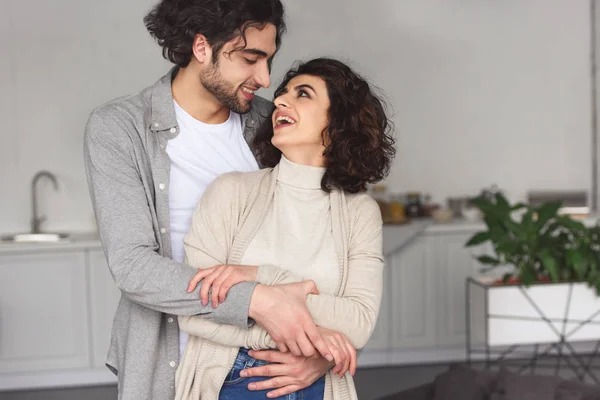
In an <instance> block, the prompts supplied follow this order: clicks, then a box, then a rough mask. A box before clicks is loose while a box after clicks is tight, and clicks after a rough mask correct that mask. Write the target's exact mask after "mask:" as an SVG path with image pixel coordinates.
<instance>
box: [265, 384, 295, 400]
mask: <svg viewBox="0 0 600 400" xmlns="http://www.w3.org/2000/svg"><path fill="white" fill-rule="evenodd" d="M301 389H302V387H301V386H298V385H288V386H285V387H282V388H280V389H277V390H273V391H272V392H269V393H267V397H268V398H270V399H274V398H277V397H281V396H287V395H288V394H290V393H294V392H297V391H299V390H301Z"/></svg>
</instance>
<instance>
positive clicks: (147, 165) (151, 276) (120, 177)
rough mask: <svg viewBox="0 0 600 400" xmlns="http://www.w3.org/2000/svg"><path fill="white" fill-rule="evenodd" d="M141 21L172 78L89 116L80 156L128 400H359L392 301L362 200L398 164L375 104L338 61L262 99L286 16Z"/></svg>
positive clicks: (257, 9)
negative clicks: (109, 279) (385, 292)
mask: <svg viewBox="0 0 600 400" xmlns="http://www.w3.org/2000/svg"><path fill="white" fill-rule="evenodd" d="M144 22H145V25H146V27H147V29H148V31H149V32H150V34H151V35H152V36H153V37H154V38H155V40H156V41H157V43H158V44H159V45H160V46H161V47H162V49H163V55H164V56H165V57H166V58H167V59H168V60H170V61H171V62H172V63H173V64H174V65H175V66H174V67H173V69H172V70H171V71H169V72H168V73H167V75H165V76H164V77H162V78H161V79H159V80H158V81H157V82H156V83H155V84H154V85H152V86H150V87H148V88H146V89H144V90H142V91H141V92H140V93H138V94H136V95H133V96H127V97H121V98H118V99H116V100H113V101H110V102H108V103H106V104H104V105H102V106H100V107H98V108H97V109H95V110H94V111H93V112H92V114H91V115H90V118H89V121H88V124H87V127H86V132H85V145H84V154H85V165H86V172H87V178H88V183H89V187H90V193H91V198H92V202H93V206H94V210H95V213H96V218H97V221H98V227H99V230H100V235H101V239H102V244H103V247H104V251H105V254H106V258H107V261H108V265H109V267H110V271H111V273H112V275H113V277H114V279H115V282H116V284H117V286H118V288H119V289H120V291H121V293H122V295H121V300H120V303H119V306H118V308H117V311H116V315H115V318H114V323H113V330H112V338H111V343H110V349H109V352H108V357H107V361H106V364H107V366H108V367H109V368H110V369H111V370H112V371H113V372H114V373H115V374H117V376H118V391H119V399H125V400H129V399H144V400H149V399H157V400H158V399H160V400H163V399H165V400H166V399H185V400H190V399H193V400H198V399H202V400H213V399H214V400H217V399H221V400H230V399H240V400H241V399H259V398H276V397H280V398H289V399H302V398H304V399H336V400H337V399H355V398H356V391H355V389H354V385H353V379H352V376H353V375H354V373H355V371H356V359H357V351H359V350H360V349H361V348H362V347H364V346H365V344H366V343H367V341H368V339H369V337H370V335H371V333H372V331H373V328H374V326H375V323H376V320H377V316H378V312H379V306H380V302H381V295H382V269H383V255H382V237H381V231H382V230H381V227H382V220H381V215H380V211H379V208H378V206H377V204H376V203H375V202H374V201H373V200H372V199H371V198H369V197H368V196H367V195H366V194H365V192H366V190H367V187H368V185H369V184H371V183H375V182H377V181H379V180H381V179H383V178H384V177H385V175H386V174H387V172H388V170H389V167H390V163H391V160H392V158H393V156H394V153H395V150H394V141H393V139H392V136H391V132H390V131H391V127H390V122H389V120H388V117H387V116H386V113H385V110H384V106H383V104H382V101H381V100H380V99H379V98H378V96H377V95H376V94H375V93H374V91H373V89H372V88H371V87H370V85H369V84H368V83H367V82H366V81H365V80H364V79H363V78H362V77H360V76H359V75H358V74H357V73H355V72H354V71H353V70H352V69H351V68H349V67H348V66H347V65H345V64H344V63H342V62H340V61H337V60H333V59H329V58H319V59H313V60H310V61H306V62H304V63H300V64H298V65H297V66H295V67H294V68H292V69H290V70H289V71H288V72H287V74H286V75H285V77H284V79H283V82H281V84H280V85H279V87H278V88H277V90H276V91H275V95H274V98H273V101H272V102H270V101H267V100H264V99H262V98H260V97H257V96H255V94H254V92H255V91H256V90H258V89H260V88H266V87H269V86H270V84H271V81H270V70H271V63H272V60H273V57H274V56H275V53H276V52H277V50H278V49H279V47H280V43H281V37H282V34H283V33H284V31H285V22H284V10H283V5H282V4H281V2H280V0H162V1H161V2H160V3H159V4H157V5H156V6H155V7H154V8H153V9H152V10H151V11H150V13H149V14H148V15H147V16H146V17H145V19H144ZM142 67H143V66H142Z"/></svg>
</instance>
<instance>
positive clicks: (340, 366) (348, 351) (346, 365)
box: [319, 327, 356, 378]
mask: <svg viewBox="0 0 600 400" xmlns="http://www.w3.org/2000/svg"><path fill="white" fill-rule="evenodd" d="M319 332H321V336H323V338H324V339H325V342H326V343H327V347H329V350H331V353H332V354H333V358H334V360H335V368H334V369H333V371H332V372H333V373H334V374H337V375H338V376H339V377H340V378H341V377H342V376H344V375H345V374H346V372H348V370H350V373H351V374H352V376H354V374H355V373H356V349H355V348H354V347H353V346H352V343H350V340H348V338H347V337H346V335H344V334H343V333H339V332H337V331H333V330H331V329H327V328H322V327H319Z"/></svg>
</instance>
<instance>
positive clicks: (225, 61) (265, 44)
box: [200, 24, 277, 114]
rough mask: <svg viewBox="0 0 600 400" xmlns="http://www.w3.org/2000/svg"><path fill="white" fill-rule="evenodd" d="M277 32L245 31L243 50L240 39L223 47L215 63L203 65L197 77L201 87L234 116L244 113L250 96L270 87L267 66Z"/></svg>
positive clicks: (272, 29)
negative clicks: (232, 112) (234, 114)
mask: <svg viewBox="0 0 600 400" xmlns="http://www.w3.org/2000/svg"><path fill="white" fill-rule="evenodd" d="M276 34H277V31H276V29H275V26H274V25H272V24H267V25H266V26H265V27H264V28H263V29H261V30H259V29H257V28H253V27H251V28H248V29H247V30H246V47H244V48H243V49H241V50H236V49H238V48H239V47H240V46H242V45H243V44H244V43H243V40H242V38H241V37H238V38H235V39H233V40H231V41H229V42H227V43H225V45H224V46H223V48H222V49H221V51H220V52H219V54H217V55H216V57H217V58H216V60H217V61H216V63H213V62H212V61H207V62H206V65H205V67H204V69H203V71H202V73H201V75H200V82H201V83H202V85H203V86H204V87H205V88H206V90H208V91H209V92H210V93H212V95H213V96H215V97H216V98H217V100H219V102H221V104H223V105H224V106H225V107H227V108H229V109H230V110H231V111H234V112H236V113H240V114H243V113H246V112H248V111H249V110H250V104H251V103H252V100H253V99H254V92H255V91H256V90H258V89H260V88H261V87H264V88H268V87H269V86H270V85H271V78H270V76H269V74H270V64H271V60H272V58H273V56H274V55H275V50H276V45H275V38H276Z"/></svg>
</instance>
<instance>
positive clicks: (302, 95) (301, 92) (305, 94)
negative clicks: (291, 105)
mask: <svg viewBox="0 0 600 400" xmlns="http://www.w3.org/2000/svg"><path fill="white" fill-rule="evenodd" d="M298 97H308V98H310V96H309V95H308V93H307V92H305V91H304V90H300V91H299V92H298Z"/></svg>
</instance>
